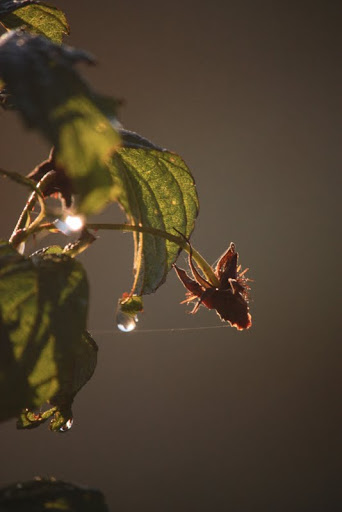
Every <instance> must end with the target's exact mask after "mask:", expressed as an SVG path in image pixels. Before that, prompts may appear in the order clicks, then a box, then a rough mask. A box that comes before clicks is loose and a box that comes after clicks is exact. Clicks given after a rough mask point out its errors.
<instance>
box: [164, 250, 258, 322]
mask: <svg viewBox="0 0 342 512" xmlns="http://www.w3.org/2000/svg"><path fill="white" fill-rule="evenodd" d="M188 243H189V242H188ZM189 247H190V254H189V266H190V269H191V272H192V275H193V277H194V279H192V278H191V277H189V276H188V274H187V273H186V272H185V270H183V269H181V268H179V267H177V266H176V265H174V268H175V270H176V272H177V275H178V277H179V279H180V280H181V281H182V283H183V285H184V286H185V288H187V290H188V292H187V293H186V299H185V300H184V301H183V303H184V302H185V303H188V302H191V301H193V300H195V299H198V301H197V303H196V305H195V307H194V308H193V310H192V311H191V313H196V312H197V310H198V308H199V306H200V305H201V304H203V305H204V306H205V307H207V308H208V309H216V312H217V314H218V315H219V317H220V318H221V319H222V320H227V321H228V322H229V323H230V325H231V326H232V327H236V328H237V329H238V330H239V331H241V330H243V329H249V327H250V326H251V325H252V317H251V315H250V313H249V310H248V291H249V289H250V288H249V286H248V281H249V279H248V278H246V277H245V273H246V272H247V270H248V269H245V270H244V271H243V272H240V270H241V266H240V265H238V258H239V255H238V253H237V252H236V250H235V244H234V243H233V242H232V243H231V244H230V246H229V247H228V249H227V251H226V252H225V253H224V254H223V255H222V256H221V257H220V259H219V261H218V263H217V265H216V268H215V270H214V274H215V275H216V277H217V279H218V281H219V286H218V287H217V286H215V285H214V284H213V283H211V282H210V281H207V280H206V279H204V277H202V276H201V274H200V273H199V272H198V270H197V269H196V267H195V265H194V263H193V261H192V249H191V245H190V243H189Z"/></svg>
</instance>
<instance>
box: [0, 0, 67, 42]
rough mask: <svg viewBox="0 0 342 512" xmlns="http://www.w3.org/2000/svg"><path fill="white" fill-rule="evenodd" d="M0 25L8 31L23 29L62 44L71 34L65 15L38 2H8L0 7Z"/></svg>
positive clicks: (13, 0) (12, 0)
mask: <svg viewBox="0 0 342 512" xmlns="http://www.w3.org/2000/svg"><path fill="white" fill-rule="evenodd" d="M0 23H1V24H2V25H3V26H4V27H5V28H6V29H7V30H11V29H15V28H19V27H22V28H24V29H26V30H29V31H30V32H34V33H35V34H39V35H42V36H45V37H48V38H49V39H51V40H52V41H54V42H55V43H61V42H62V40H63V36H65V35H67V34H68V33H69V26H68V23H67V20H66V17H65V14H64V13H63V12H62V11H61V10H60V9H57V8H56V7H52V6H49V5H47V4H45V3H38V2H27V1H22V2H20V1H19V2H18V1H17V0H7V1H5V2H1V5H0Z"/></svg>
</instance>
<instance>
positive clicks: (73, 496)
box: [0, 478, 109, 512]
mask: <svg viewBox="0 0 342 512" xmlns="http://www.w3.org/2000/svg"><path fill="white" fill-rule="evenodd" d="M0 510H1V512H41V511H43V510H54V511H57V512H58V511H59V512H65V511H67V512H109V509H108V507H107V505H106V503H105V500H104V497H103V495H102V493H101V492H100V491H98V490H95V489H88V488H87V487H79V486H76V485H73V484H70V483H67V482H62V481H60V480H55V479H54V478H36V479H35V480H32V481H29V482H19V483H16V484H12V485H9V486H7V487H4V488H2V489H0Z"/></svg>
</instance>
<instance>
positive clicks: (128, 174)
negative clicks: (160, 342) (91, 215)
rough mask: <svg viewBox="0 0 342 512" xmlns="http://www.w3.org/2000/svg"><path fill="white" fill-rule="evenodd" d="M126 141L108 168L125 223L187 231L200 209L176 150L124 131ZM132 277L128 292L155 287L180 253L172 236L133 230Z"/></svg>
mask: <svg viewBox="0 0 342 512" xmlns="http://www.w3.org/2000/svg"><path fill="white" fill-rule="evenodd" d="M121 135H122V139H123V143H124V147H123V148H121V149H120V150H119V151H118V152H117V153H116V154H115V155H114V157H113V158H112V160H111V164H110V169H111V172H112V175H113V180H114V183H115V184H117V189H118V196H117V200H118V201H119V203H120V204H121V205H122V207H123V209H124V210H125V212H126V215H127V217H128V220H129V223H131V224H136V225H142V226H144V227H152V228H156V229H160V230H163V231H167V232H169V233H172V234H174V235H177V233H176V231H175V229H177V230H178V231H179V232H181V233H183V234H184V235H185V236H186V237H189V236H190V234H191V232H192V230H193V228H194V223H195V219H196V217H197V214H198V197H197V192H196V187H195V183H194V180H193V177H192V175H191V173H190V171H189V169H188V167H187V166H186V164H185V163H184V161H183V160H182V158H181V157H180V156H178V155H176V154H175V153H171V152H169V151H167V150H165V149H161V148H159V147H157V146H154V145H153V144H152V143H151V142H149V141H147V140H146V139H143V138H142V137H140V136H138V135H136V134H134V133H132V132H127V131H122V133H121ZM134 240H135V256H134V270H135V280H134V284H133V288H132V291H131V294H134V295H144V294H147V293H152V292H154V291H155V290H156V289H157V288H158V287H159V286H160V285H161V284H162V283H163V282H164V281H165V278H166V275H167V273H168V271H169V270H170V268H171V265H172V263H174V261H175V260H176V258H177V256H178V254H179V251H180V249H179V246H178V245H177V244H175V243H173V242H170V241H168V240H165V239H163V238H158V237H156V236H153V235H150V234H146V233H134Z"/></svg>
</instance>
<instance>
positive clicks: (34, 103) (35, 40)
mask: <svg viewBox="0 0 342 512" xmlns="http://www.w3.org/2000/svg"><path fill="white" fill-rule="evenodd" d="M80 61H83V62H87V63H92V62H93V61H92V59H91V57H90V56H89V55H88V54H86V53H85V52H82V51H77V50H75V49H73V48H70V47H67V46H64V45H56V44H54V43H52V42H50V41H49V40H47V39H46V38H43V37H40V36H34V35H32V34H28V33H24V32H21V31H13V32H10V33H9V34H6V35H4V36H2V37H1V38H0V78H2V79H3V81H4V82H5V84H6V90H7V91H8V92H9V93H10V94H11V96H12V98H13V101H14V104H15V105H16V108H17V109H18V110H19V111H20V113H21V115H22V117H23V119H24V120H25V122H26V124H27V125H28V126H30V127H31V128H34V129H36V130H38V131H40V133H41V134H42V135H43V136H44V137H45V138H46V139H47V141H48V142H49V143H50V144H52V145H54V146H55V147H56V151H55V166H56V168H55V171H56V172H58V171H60V173H65V174H66V176H67V177H68V178H69V179H70V180H71V184H72V189H73V191H74V193H76V194H78V209H79V211H80V212H81V213H84V214H89V213H95V212H99V211H100V210H101V209H102V208H103V207H104V206H105V205H106V203H107V202H108V201H110V200H112V199H113V197H114V196H115V194H116V190H115V187H114V185H113V180H112V177H111V174H110V172H109V170H108V166H107V163H108V161H109V159H110V157H111V155H112V154H113V153H114V152H115V151H116V150H117V148H118V146H119V144H120V137H119V134H118V133H117V131H116V130H115V129H114V128H113V127H112V125H111V123H110V121H109V120H108V118H107V116H106V114H105V113H104V107H103V103H101V101H100V98H101V97H100V96H99V95H97V94H95V93H93V91H91V89H90V88H89V87H88V85H87V84H86V83H85V82H84V81H83V80H82V79H81V77H80V75H79V74H78V73H77V72H76V71H75V69H74V67H73V66H74V64H75V63H77V62H80ZM107 102H108V100H106V102H105V103H107Z"/></svg>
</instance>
